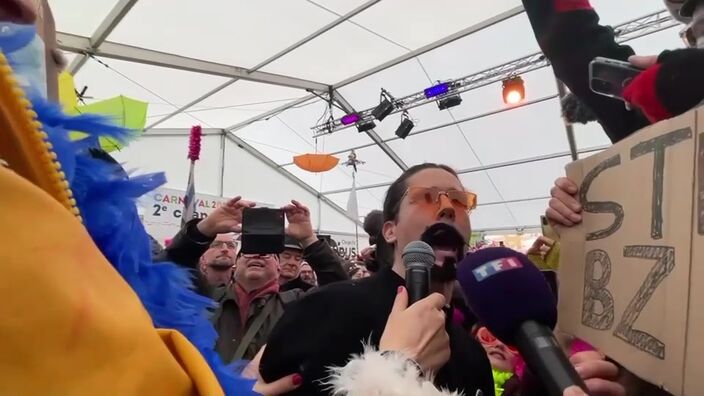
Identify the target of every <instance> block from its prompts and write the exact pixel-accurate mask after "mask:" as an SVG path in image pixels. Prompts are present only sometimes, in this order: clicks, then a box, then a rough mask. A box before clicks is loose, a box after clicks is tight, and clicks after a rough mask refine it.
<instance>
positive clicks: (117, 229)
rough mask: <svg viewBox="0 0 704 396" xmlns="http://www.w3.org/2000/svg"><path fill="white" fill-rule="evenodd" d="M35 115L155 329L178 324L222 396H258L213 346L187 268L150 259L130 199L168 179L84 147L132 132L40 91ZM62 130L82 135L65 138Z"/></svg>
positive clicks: (106, 251) (207, 303)
mask: <svg viewBox="0 0 704 396" xmlns="http://www.w3.org/2000/svg"><path fill="white" fill-rule="evenodd" d="M32 103H33V105H34V110H35V111H36V112H37V114H38V115H39V121H41V123H42V124H43V126H44V131H45V132H46V133H47V134H48V135H49V139H50V141H51V143H52V144H53V146H54V151H55V152H56V154H57V157H58V159H59V161H60V162H61V165H62V167H63V170H64V173H65V174H66V176H67V179H68V181H69V183H70V185H71V188H72V190H73V193H74V196H75V198H76V202H77V203H78V207H79V209H80V211H81V215H82V217H83V221H84V224H85V227H86V228H87V230H88V232H89V233H90V235H91V237H92V238H93V240H94V241H95V243H96V245H97V246H98V247H99V248H100V250H101V251H102V253H103V255H105V257H106V258H107V259H108V260H109V261H110V263H112V265H113V266H114V267H115V269H117V271H118V272H119V273H120V274H121V275H122V277H124V279H125V280H126V281H127V283H129V285H130V286H131V287H132V289H133V290H134V291H135V293H136V294H137V296H139V298H140V300H141V301H142V304H143V305H144V307H145V308H146V310H147V311H148V312H149V314H150V315H151V318H152V321H153V323H154V326H155V327H157V328H165V329H176V330H178V331H179V332H180V333H181V334H183V335H184V336H185V337H186V338H188V339H189V340H190V342H191V343H192V344H193V345H195V347H196V348H197V349H198V350H199V351H200V353H201V354H202V355H203V357H204V358H205V360H206V361H207V362H208V364H210V367H211V368H212V370H213V372H214V373H215V375H216V376H217V378H218V380H219V382H220V385H221V386H222V388H223V389H224V391H225V394H226V395H237V396H241V395H244V396H247V395H256V393H255V392H253V391H252V390H251V389H252V385H253V381H252V380H248V379H244V378H241V377H240V376H238V375H237V374H236V370H235V369H234V368H233V367H232V366H228V365H225V364H224V363H223V362H222V360H221V359H220V357H219V356H218V354H217V352H216V351H215V349H214V347H215V341H216V339H217V334H216V332H215V329H214V328H213V325H212V324H211V322H210V320H209V319H208V317H207V311H206V310H207V308H209V307H211V306H212V305H213V304H214V302H213V301H212V300H210V299H209V298H205V297H203V296H200V295H199V294H197V293H196V292H194V291H193V290H192V287H193V282H192V274H191V273H190V272H189V270H187V269H184V268H181V267H179V266H177V265H176V264H174V263H170V262H160V263H154V262H153V261H152V257H151V249H150V244H149V237H148V235H147V232H146V230H145V229H144V226H143V225H142V223H141V221H140V219H139V215H138V213H137V206H136V204H135V200H136V199H137V198H139V197H140V196H142V195H144V194H146V193H148V192H149V191H151V190H154V189H155V188H157V187H159V186H160V185H162V184H164V183H165V182H166V177H165V176H164V174H163V173H156V174H149V175H143V176H137V177H129V176H128V175H127V174H126V173H125V172H124V170H123V169H122V168H121V167H120V166H119V165H118V164H117V163H110V162H108V161H105V160H101V159H96V158H94V157H93V156H91V155H90V153H89V148H91V147H98V146H97V142H98V137H99V136H105V137H110V138H113V139H115V140H117V141H119V142H123V143H124V142H125V141H126V140H128V139H129V138H130V137H131V133H130V131H127V130H125V129H123V128H119V127H116V126H114V125H111V123H110V121H109V120H107V119H106V118H104V117H102V116H98V115H92V114H82V115H78V116H68V115H66V114H64V113H63V112H62V111H61V110H60V109H59V107H58V106H56V105H54V104H52V103H49V102H47V101H46V100H44V99H42V98H40V97H36V96H35V97H34V98H33V100H32ZM68 131H80V132H84V133H87V134H88V137H87V138H86V139H83V140H80V141H74V142H72V141H70V140H69V135H68Z"/></svg>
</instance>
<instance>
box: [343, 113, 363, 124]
mask: <svg viewBox="0 0 704 396" xmlns="http://www.w3.org/2000/svg"><path fill="white" fill-rule="evenodd" d="M360 118H361V117H360V116H359V114H357V113H350V114H346V115H344V116H342V118H340V122H341V123H342V125H352V124H354V123H356V122H359V120H360Z"/></svg>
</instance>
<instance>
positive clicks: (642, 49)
mask: <svg viewBox="0 0 704 396" xmlns="http://www.w3.org/2000/svg"><path fill="white" fill-rule="evenodd" d="M50 4H51V7H52V9H53V12H54V15H55V18H56V24H57V30H58V31H59V32H60V33H59V42H60V45H61V48H62V49H63V50H64V51H66V54H67V56H68V57H69V60H70V70H71V71H72V72H74V74H75V80H76V85H77V87H79V89H81V88H82V87H84V86H87V87H88V90H87V95H88V96H90V97H92V98H93V99H88V100H100V99H107V98H110V97H113V96H116V95H120V94H122V95H126V96H129V97H132V98H135V99H140V100H143V101H146V102H148V103H149V113H148V122H147V125H148V128H147V130H146V131H145V132H144V135H143V137H142V138H141V139H139V140H137V141H135V142H133V143H132V144H131V145H130V146H129V147H127V148H124V149H123V150H122V151H121V152H119V153H116V154H115V156H116V158H117V159H118V160H119V161H121V162H124V163H125V164H126V167H127V168H128V169H137V170H139V171H141V172H151V171H159V170H165V171H166V174H167V177H168V185H167V187H171V188H176V189H184V188H185V186H186V180H187V168H188V163H187V160H186V158H185V152H186V150H187V140H188V131H189V128H190V127H191V126H192V125H196V124H200V125H202V126H203V128H204V130H205V132H206V136H205V137H204V139H203V150H202V155H201V158H202V159H201V160H200V161H199V162H198V164H197V170H196V188H197V190H198V192H200V193H204V194H215V195H223V196H234V195H243V196H245V197H247V198H249V199H252V200H256V201H261V202H268V203H273V204H282V203H284V202H285V201H287V200H288V199H290V198H297V199H299V200H302V201H304V202H306V203H307V204H308V205H310V206H311V208H312V212H313V214H314V221H315V224H316V226H318V228H319V229H321V230H328V231H336V232H354V222H353V221H352V220H351V218H350V217H349V215H348V214H347V212H346V211H345V209H344V208H345V207H346V205H347V200H348V197H349V194H350V189H351V187H352V176H351V172H350V169H348V168H346V167H344V166H338V167H336V168H335V169H333V170H331V171H329V172H326V173H322V174H316V173H309V172H306V171H303V170H301V169H299V168H298V167H296V166H295V165H293V164H292V157H293V156H294V155H298V154H303V153H312V152H316V150H317V152H325V153H332V154H335V155H337V156H338V157H340V158H341V159H343V161H344V159H346V157H347V154H348V153H349V151H350V150H351V149H353V148H354V149H355V151H356V153H357V156H358V158H359V159H360V160H363V161H365V162H366V163H365V164H364V165H362V166H360V169H359V173H358V175H357V179H356V180H357V196H358V200H359V215H360V216H364V215H365V214H366V213H367V212H368V211H370V210H372V209H378V208H380V207H381V204H382V201H383V198H384V194H385V191H386V187H387V186H388V184H389V183H390V182H391V181H392V180H394V178H396V177H397V176H398V175H399V174H400V173H401V172H402V170H403V169H405V168H406V167H408V166H412V165H414V164H417V163H422V162H425V161H432V162H441V163H446V164H448V165H451V166H452V167H454V168H456V169H457V170H459V171H460V174H461V178H462V181H463V182H464V184H465V185H466V186H467V187H468V188H469V189H471V190H473V191H475V192H476V193H477V194H478V197H479V202H480V205H479V207H478V208H477V210H476V211H475V212H473V214H472V223H473V228H474V229H475V230H485V231H507V232H510V231H515V230H516V229H521V228H532V227H535V226H536V225H537V224H538V223H539V215H540V214H541V213H542V212H543V211H544V208H545V207H546V205H547V195H548V194H549V188H550V186H551V184H552V181H553V180H554V179H555V178H556V177H557V176H559V175H561V174H562V172H563V167H564V165H565V164H566V163H568V162H569V161H570V160H571V153H570V146H569V144H568V139H567V134H566V131H565V126H564V124H563V123H562V121H561V118H560V117H559V100H558V98H557V86H556V83H555V80H554V77H553V75H552V71H551V69H550V68H549V67H545V68H540V69H537V70H535V71H531V72H529V73H527V74H524V75H523V78H524V80H525V81H526V88H527V97H526V102H525V104H524V105H523V106H519V107H517V108H513V109H507V108H506V105H505V104H504V103H503V102H502V99H501V83H500V82H497V83H494V84H491V85H488V86H484V87H481V88H478V89H474V90H471V91H468V92H464V93H463V94H462V98H463V103H462V104H461V105H460V106H457V107H454V108H452V109H449V110H444V111H440V110H438V108H437V106H435V105H434V104H432V103H431V104H428V105H424V106H421V107H417V108H414V109H412V110H411V111H410V115H411V117H412V118H413V119H414V120H415V121H416V128H415V129H414V130H413V132H412V133H411V135H410V136H409V137H408V138H406V139H405V140H401V139H398V138H396V137H395V135H394V131H395V129H396V127H397V126H398V123H399V120H400V116H399V114H395V115H391V116H389V117H388V118H386V119H385V120H384V121H383V122H380V123H379V122H377V127H376V128H375V129H374V130H373V131H369V132H367V133H358V132H357V130H356V129H355V128H348V129H344V130H341V131H337V132H334V133H332V134H329V135H325V136H323V137H320V138H318V139H317V141H316V139H314V138H313V135H314V132H313V130H311V127H312V126H314V125H316V124H317V123H318V122H319V121H320V119H321V116H322V115H323V113H324V111H325V109H326V103H325V102H324V101H322V100H320V99H319V98H318V97H316V96H315V95H313V94H311V93H310V91H314V92H316V93H318V94H319V95H326V93H327V92H328V90H329V89H330V88H332V89H333V90H334V95H335V97H336V99H337V102H338V103H339V104H341V105H342V106H343V107H346V108H347V109H352V108H354V109H357V110H361V109H366V108H369V107H373V106H375V105H376V104H378V101H379V91H380V88H382V87H383V88H385V89H386V90H388V91H389V92H391V93H392V94H393V95H394V96H396V97H399V96H405V95H408V94H412V93H415V92H418V91H421V90H422V89H424V88H426V87H428V86H430V85H433V84H434V82H436V81H438V80H448V79H457V78H461V77H464V76H467V75H471V74H473V73H478V72H481V71H483V70H486V69H489V68H492V67H495V66H497V65H501V64H504V63H507V62H511V61H513V60H516V59H518V58H521V57H523V56H526V55H530V54H532V53H535V52H537V51H538V46H537V44H536V42H535V39H534V37H533V34H532V32H531V30H530V27H529V24H528V21H527V18H526V16H525V14H524V13H523V10H522V7H521V3H520V1H519V0H491V1H479V0H371V1H366V0H208V1H196V0H180V1H174V0H139V1H137V0H50ZM592 4H593V5H594V6H595V7H596V8H597V10H598V11H599V13H600V15H601V16H602V21H603V22H604V23H607V24H610V25H618V24H620V23H623V22H626V21H630V20H634V19H638V18H640V17H643V16H644V15H647V14H650V13H653V12H656V11H659V10H661V9H663V4H662V1H660V0H620V1H614V0H592ZM672 25H673V24H669V25H667V26H672ZM667 26H654V27H653V28H652V29H651V30H650V31H649V32H653V34H648V35H645V36H643V37H640V38H636V39H635V40H632V41H630V42H629V44H630V45H632V46H633V47H634V48H635V49H636V51H637V52H639V53H643V54H654V53H659V52H660V51H661V50H662V49H665V48H675V47H679V46H680V41H679V38H678V36H677V30H676V28H667V29H665V27H667ZM341 115H343V112H342V111H340V110H337V109H336V110H335V116H336V117H339V116H341ZM574 129H575V130H574V134H575V138H576V147H574V149H575V151H577V152H578V153H579V155H588V154H589V153H592V152H595V151H598V150H599V149H602V148H603V147H605V146H606V145H608V144H609V141H608V139H607V138H606V136H605V135H604V133H603V132H602V131H601V129H600V128H599V126H598V125H588V126H582V125H578V126H575V128H574Z"/></svg>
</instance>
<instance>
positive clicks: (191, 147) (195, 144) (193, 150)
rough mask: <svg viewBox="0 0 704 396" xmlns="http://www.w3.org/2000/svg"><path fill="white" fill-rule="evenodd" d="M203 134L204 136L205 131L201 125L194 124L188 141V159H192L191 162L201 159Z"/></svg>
mask: <svg viewBox="0 0 704 396" xmlns="http://www.w3.org/2000/svg"><path fill="white" fill-rule="evenodd" d="M201 136H203V131H202V129H201V127H200V125H194V126H193V127H191V136H190V138H189V142H188V159H189V160H191V162H195V161H198V159H200V138H201Z"/></svg>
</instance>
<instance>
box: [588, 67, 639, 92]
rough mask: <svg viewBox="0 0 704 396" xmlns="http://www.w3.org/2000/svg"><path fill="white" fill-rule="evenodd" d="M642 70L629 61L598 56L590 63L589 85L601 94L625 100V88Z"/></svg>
mask: <svg viewBox="0 0 704 396" xmlns="http://www.w3.org/2000/svg"><path fill="white" fill-rule="evenodd" d="M642 71H643V69H639V68H637V67H635V66H633V65H632V64H630V63H628V62H624V61H620V60H616V59H609V58H602V57H597V58H595V59H594V60H593V61H591V63H589V87H590V88H591V90H592V91H593V92H595V93H598V94H599V95H604V96H608V97H610V98H614V99H619V100H624V99H623V89H624V88H626V86H628V84H630V82H631V81H633V79H634V78H636V76H638V75H639V74H640V73H641V72H642Z"/></svg>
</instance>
